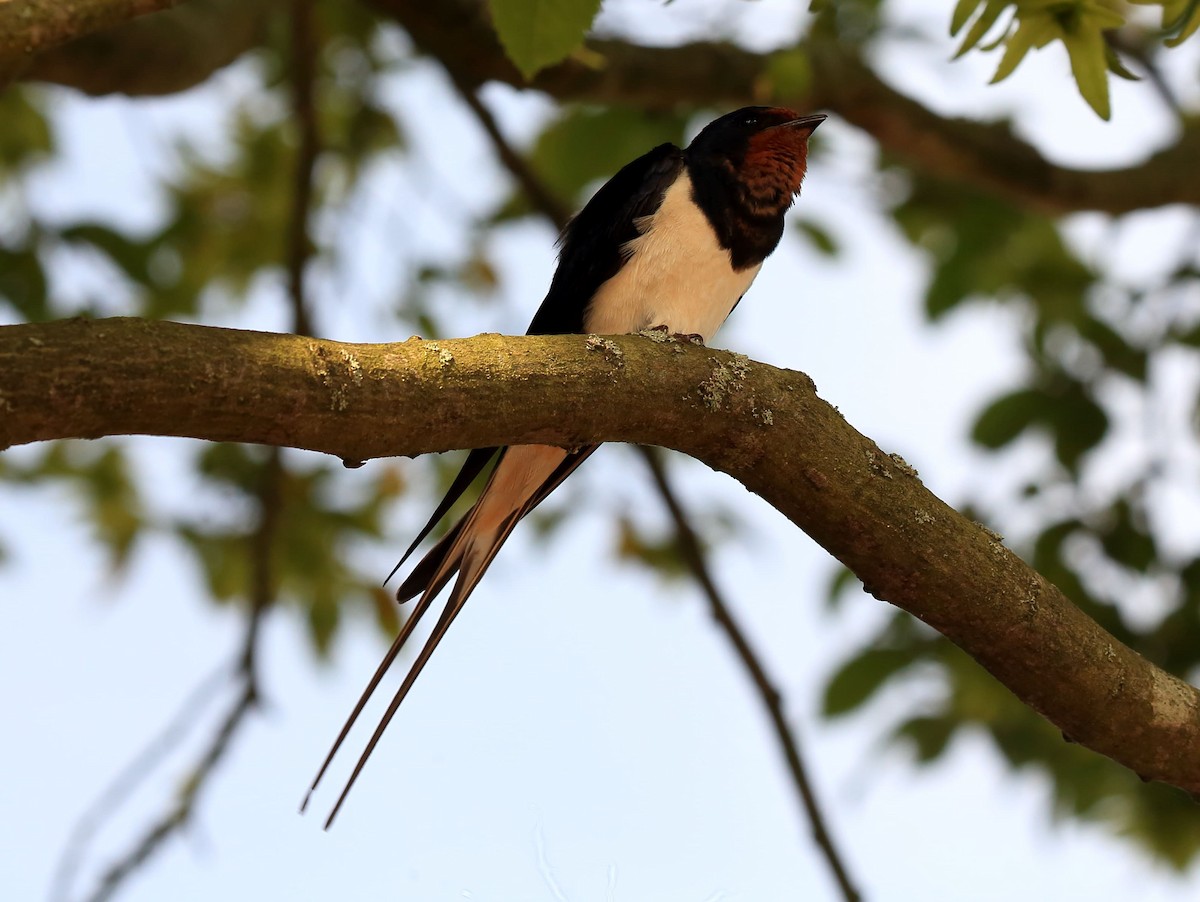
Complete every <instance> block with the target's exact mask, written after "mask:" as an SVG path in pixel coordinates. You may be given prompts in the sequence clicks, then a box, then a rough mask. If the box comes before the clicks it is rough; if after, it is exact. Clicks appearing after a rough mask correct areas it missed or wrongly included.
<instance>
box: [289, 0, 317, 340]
mask: <svg viewBox="0 0 1200 902" xmlns="http://www.w3.org/2000/svg"><path fill="white" fill-rule="evenodd" d="M291 12H292V15H291V27H292V33H291V39H292V40H291V45H292V46H291V79H290V81H291V89H292V117H293V121H294V122H295V126H296V131H297V135H296V140H297V146H296V166H295V171H294V173H293V180H292V217H291V220H290V222H289V223H288V235H287V273H288V298H289V300H290V301H291V305H292V331H293V332H295V333H296V334H297V335H312V334H314V333H313V328H312V322H311V319H310V317H309V314H308V302H307V299H306V297H305V294H304V271H305V269H306V268H307V266H308V261H309V258H311V257H312V242H311V241H310V240H309V237H308V217H309V214H310V212H311V210H312V200H313V168H314V167H315V166H316V162H317V154H318V153H319V152H320V141H319V140H318V135H317V113H316V105H315V103H314V100H313V93H314V85H315V82H316V66H317V47H316V39H315V37H314V35H313V14H312V0H292V2H291Z"/></svg>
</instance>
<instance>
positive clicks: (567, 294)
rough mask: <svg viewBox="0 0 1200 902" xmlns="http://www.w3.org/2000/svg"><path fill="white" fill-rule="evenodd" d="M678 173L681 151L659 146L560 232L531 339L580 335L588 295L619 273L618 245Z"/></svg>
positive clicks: (631, 235)
mask: <svg viewBox="0 0 1200 902" xmlns="http://www.w3.org/2000/svg"><path fill="white" fill-rule="evenodd" d="M682 168H683V151H682V150H680V149H679V148H678V147H676V146H675V145H674V144H660V145H659V146H658V147H656V148H654V150H652V151H650V152H649V153H647V154H643V155H642V156H640V157H638V158H637V159H636V160H634V161H633V162H632V163H630V164H628V165H627V166H625V167H623V168H622V169H621V170H620V171H619V172H618V173H617V174H616V175H614V176H613V177H612V178H611V179H609V180H608V181H607V182H605V183H604V187H602V188H601V189H600V190H599V191H597V192H596V194H595V195H594V196H593V197H592V199H591V200H590V201H588V202H587V205H586V206H584V208H583V209H582V210H580V211H579V213H578V214H576V216H575V218H574V219H572V220H571V222H570V223H569V224H568V225H567V227H566V228H565V229H564V230H563V234H562V238H560V239H559V244H560V245H561V246H562V251H561V252H560V253H559V255H558V269H557V270H556V271H555V273H554V279H553V280H552V281H551V282H550V291H549V293H548V294H547V295H546V299H545V300H544V301H542V306H541V307H540V308H539V309H538V312H537V314H536V315H535V316H534V317H533V322H532V323H530V325H529V334H530V335H564V334H569V333H572V332H582V331H583V314H584V311H585V310H586V309H587V305H588V303H589V302H590V301H591V299H592V296H593V295H594V294H595V293H596V291H597V290H598V289H599V288H600V286H601V285H603V284H604V283H605V282H607V281H608V280H609V279H611V278H612V277H613V276H615V275H616V274H617V270H619V269H620V268H621V264H622V263H623V262H624V260H623V257H622V255H621V247H622V245H624V244H625V243H626V242H627V241H632V240H633V239H634V238H636V237H637V235H638V232H637V226H636V225H635V222H636V221H637V219H638V218H640V217H642V216H649V215H650V214H651V213H653V212H654V211H655V210H657V209H658V206H659V204H661V203H662V198H663V194H664V193H665V192H666V190H667V188H669V187H670V185H671V183H672V182H673V181H675V179H676V178H677V177H678V176H679V172H680V170H681V169H682Z"/></svg>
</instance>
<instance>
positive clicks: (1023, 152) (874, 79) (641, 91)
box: [0, 0, 1200, 215]
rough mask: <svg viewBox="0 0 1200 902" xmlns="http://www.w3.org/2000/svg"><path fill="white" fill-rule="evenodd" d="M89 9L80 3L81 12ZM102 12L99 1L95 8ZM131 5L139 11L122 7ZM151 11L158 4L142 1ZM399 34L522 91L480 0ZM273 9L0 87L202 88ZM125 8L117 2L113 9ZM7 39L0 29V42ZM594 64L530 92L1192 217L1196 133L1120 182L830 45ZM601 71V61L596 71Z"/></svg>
mask: <svg viewBox="0 0 1200 902" xmlns="http://www.w3.org/2000/svg"><path fill="white" fill-rule="evenodd" d="M79 2H86V0H79ZM92 2H95V3H105V2H106V0H92ZM128 2H130V3H133V2H135V0H128ZM147 2H155V0H147ZM366 2H367V5H369V6H371V7H372V8H374V9H375V10H377V11H378V12H379V13H380V14H381V15H383V16H385V17H387V18H389V19H392V20H394V21H396V22H398V23H399V24H400V25H401V26H403V27H404V29H405V30H406V31H407V32H408V34H409V36H410V37H411V38H412V39H413V41H414V42H415V43H416V44H417V46H418V47H420V48H421V50H423V51H424V52H426V53H429V54H430V55H432V56H434V57H436V58H437V59H438V60H439V61H441V62H442V63H443V64H444V65H445V66H446V67H447V68H448V69H449V70H451V71H452V72H454V73H455V77H457V78H460V79H462V80H463V81H464V83H466V84H468V85H471V86H478V85H481V84H483V83H484V82H486V81H492V80H495V81H501V82H504V83H506V84H510V85H514V86H517V87H525V86H526V82H525V80H524V79H523V78H522V77H521V75H520V73H518V72H517V70H516V68H515V67H514V66H513V65H512V63H511V62H509V60H508V58H507V57H506V56H505V54H504V51H503V49H502V48H501V47H500V44H499V42H498V40H497V39H496V36H495V33H494V31H493V30H492V28H491V24H490V22H489V20H488V18H487V14H486V8H485V4H484V3H483V2H481V0H438V2H436V3H434V2H429V0H366ZM280 3H281V0H189V2H188V3H186V4H183V5H181V6H179V7H177V8H175V9H169V10H166V11H164V12H159V13H155V14H154V15H149V16H144V17H142V18H138V19H134V20H133V21H130V22H126V23H125V24H123V25H120V26H119V27H116V28H112V29H110V30H108V31H104V32H101V33H98V34H90V35H88V36H86V37H84V38H81V39H80V40H77V41H73V42H71V43H68V44H65V45H63V46H61V47H55V48H53V49H51V50H49V51H47V52H45V53H40V54H37V55H35V56H34V57H33V58H32V60H30V59H29V57H28V54H26V53H25V52H24V51H21V53H20V55H19V56H17V57H15V58H14V57H12V56H6V55H5V54H4V53H2V52H0V84H2V83H3V82H4V80H5V79H6V78H10V77H13V75H14V74H19V77H21V78H23V79H26V80H35V81H46V82H52V83H55V84H63V85H70V86H72V87H75V88H78V89H79V90H81V91H85V92H87V93H89V94H94V95H99V94H111V93H126V94H170V93H174V92H176V91H180V90H183V89H184V88H186V87H190V86H192V85H195V84H198V83H200V82H201V81H203V80H204V79H205V78H207V77H208V76H209V75H211V74H212V73H213V72H215V71H216V70H217V69H219V68H221V67H222V66H225V65H228V64H229V63H231V62H232V61H233V60H235V59H237V58H238V57H239V56H240V55H241V54H242V53H244V52H246V51H247V50H249V49H252V48H253V47H255V46H257V45H258V44H259V43H260V42H261V40H262V34H263V23H264V21H265V19H266V18H267V14H268V12H269V11H270V10H271V9H273V8H274V7H275V6H277V5H279V4H280ZM56 5H57V3H56V2H55V0H10V2H9V3H0V15H3V14H5V13H8V14H10V15H11V14H13V13H15V12H16V11H17V10H18V9H21V8H24V9H27V10H32V9H34V8H35V6H36V8H37V9H38V10H40V13H39V15H38V17H37V21H38V23H39V24H41V21H42V20H44V19H46V17H48V16H52V11H50V12H47V10H48V9H49V8H51V7H54V6H56ZM120 5H121V4H120V3H118V2H115V0H114V2H113V8H114V9H115V8H118V7H119V6H120ZM3 34H4V28H3V26H0V36H2V35H3ZM588 47H589V51H590V54H591V58H590V59H589V60H587V61H583V60H582V59H579V58H572V59H569V60H567V61H566V62H563V63H560V64H558V65H556V66H552V67H550V68H548V69H546V70H544V71H542V72H541V73H539V74H538V75H537V77H536V78H535V79H534V80H533V87H535V88H537V89H538V90H541V91H544V92H546V93H547V94H549V95H551V96H553V97H555V98H557V99H559V100H573V101H591V102H600V103H615V104H629V105H636V106H641V107H643V108H646V109H671V108H679V107H687V108H707V109H713V108H732V107H734V106H738V105H741V104H742V103H744V102H745V100H746V99H747V98H754V99H755V100H758V101H761V102H767V103H782V104H786V105H789V106H794V107H799V108H802V109H824V110H828V111H829V112H832V113H836V114H837V115H838V116H839V117H841V118H842V119H844V120H846V121H847V122H849V123H851V124H853V125H855V126H857V127H859V128H861V129H863V130H864V131H866V132H868V133H869V134H870V135H871V136H872V137H873V138H874V139H875V140H876V141H878V142H879V144H880V147H881V148H882V149H883V150H884V151H885V152H887V153H889V154H893V155H895V156H896V157H897V158H898V159H900V160H902V161H903V162H904V163H905V165H907V166H909V167H911V168H913V169H914V170H916V171H919V172H924V173H928V174H931V175H936V176H940V177H942V178H946V179H950V180H954V181H957V182H961V183H963V184H966V185H970V186H973V187H976V188H981V189H984V190H987V191H990V192H992V193H994V194H996V195H997V196H999V197H1001V198H1004V199H1005V200H1008V201H1010V202H1012V203H1016V204H1020V205H1023V206H1026V207H1028V208H1030V209H1035V210H1039V211H1042V212H1045V213H1048V214H1052V215H1057V214H1062V213H1069V212H1074V211H1078V210H1098V211H1101V212H1106V213H1127V212H1130V211H1133V210H1137V209H1141V208H1146V207H1157V206H1163V205H1166V204H1172V203H1188V204H1200V179H1196V178H1194V177H1193V175H1194V162H1195V160H1196V159H1197V158H1198V157H1200V124H1197V123H1193V122H1185V123H1184V125H1183V127H1182V130H1181V132H1180V134H1179V137H1178V138H1177V140H1176V141H1175V143H1174V144H1172V145H1170V146H1167V147H1165V148H1164V149H1163V150H1161V151H1159V152H1158V153H1156V154H1154V155H1153V156H1151V157H1150V158H1148V159H1147V160H1145V161H1144V162H1142V163H1138V164H1136V165H1133V166H1129V167H1126V168H1123V169H1110V170H1083V169H1072V168H1070V167H1066V166H1059V165H1057V164H1055V163H1053V162H1051V161H1049V160H1047V159H1046V158H1045V157H1044V156H1043V155H1042V153H1041V152H1040V151H1039V150H1038V149H1037V148H1036V147H1034V146H1033V145H1032V144H1030V143H1028V142H1026V141H1023V140H1021V139H1020V138H1019V137H1017V136H1016V135H1014V134H1013V132H1012V130H1011V129H1010V128H1009V127H1008V125H1007V124H1006V123H990V124H989V123H980V122H976V121H973V120H971V119H967V118H954V117H947V116H940V115H938V114H936V113H934V112H933V111H931V110H929V109H928V108H926V107H925V106H924V105H922V104H921V103H918V102H917V101H915V100H913V99H912V98H911V97H908V96H907V95H905V94H902V93H900V92H899V91H896V90H895V89H893V88H892V87H891V86H889V85H888V84H887V83H886V82H884V81H883V80H882V79H881V78H880V77H879V76H878V75H877V74H876V73H875V72H874V71H873V70H872V69H871V67H870V66H869V65H867V63H866V62H864V61H863V60H862V59H861V58H859V57H858V56H856V55H855V54H854V53H853V51H852V50H850V49H848V48H847V47H845V46H843V45H841V44H840V43H839V42H837V41H836V40H834V39H832V38H830V37H828V36H822V35H814V36H810V37H808V38H805V39H804V40H803V41H801V42H800V44H799V45H798V46H797V47H794V48H788V49H784V50H780V51H776V52H774V53H754V52H752V51H748V50H745V49H743V48H740V47H738V46H736V45H734V44H730V43H718V42H704V41H698V42H694V43H691V44H686V45H684V46H681V47H646V46H639V45H637V44H633V43H628V42H625V41H613V40H608V41H604V40H595V41H590V42H589V43H588ZM792 53H798V54H801V55H802V56H803V57H804V64H806V65H807V66H808V68H809V70H810V71H811V78H809V79H807V81H806V83H805V84H799V83H797V84H791V85H781V84H777V83H776V82H775V80H774V77H773V73H774V72H775V71H776V70H777V68H783V69H790V70H791V71H795V69H796V66H795V65H788V64H787V62H786V61H785V64H784V65H783V66H781V67H777V66H776V62H777V61H778V60H780V59H781V58H782V57H785V56H786V55H787V54H792ZM597 58H599V59H600V60H601V62H600V63H599V64H597V63H596V62H595V61H596V59H597Z"/></svg>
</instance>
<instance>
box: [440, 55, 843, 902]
mask: <svg viewBox="0 0 1200 902" xmlns="http://www.w3.org/2000/svg"><path fill="white" fill-rule="evenodd" d="M450 77H451V79H453V80H454V85H455V87H456V88H457V89H458V93H459V94H460V95H461V96H462V99H463V101H464V102H465V103H466V105H467V106H468V107H469V108H470V109H471V112H473V113H474V114H475V118H476V119H478V120H479V124H480V125H481V126H482V127H483V130H484V131H485V132H486V133H487V135H488V137H489V138H490V139H491V142H492V146H493V147H494V149H495V151H496V156H498V157H499V158H500V161H501V162H502V163H503V164H504V166H505V168H506V169H508V171H509V174H510V175H512V177H513V178H514V179H515V180H516V181H517V184H519V185H520V186H521V190H522V191H523V192H524V193H525V195H526V197H528V198H529V201H530V203H532V204H533V206H534V208H535V209H537V210H538V211H540V212H541V213H542V215H544V216H545V217H546V218H548V219H549V220H550V221H551V222H553V223H554V225H555V226H557V227H558V230H559V231H562V230H563V229H564V228H566V225H567V221H568V219H569V218H570V213H569V211H568V209H567V207H566V205H565V204H563V203H562V202H561V201H560V200H559V199H558V198H557V197H556V196H555V195H554V192H553V191H551V190H550V188H549V187H548V186H547V185H546V183H545V182H543V181H542V179H540V178H539V177H538V175H537V173H536V172H534V171H533V169H532V167H530V165H529V163H528V162H527V161H526V159H525V158H524V157H523V156H522V155H521V154H520V153H519V152H518V151H517V150H516V149H515V148H514V147H513V146H512V145H511V144H509V142H508V139H507V138H505V137H504V133H503V132H502V131H500V127H499V125H497V123H496V120H495V117H493V116H492V114H491V111H490V110H489V109H488V108H487V107H486V106H484V104H483V102H482V101H481V100H480V99H479V96H478V95H477V94H476V93H475V91H474V90H472V89H471V87H470V86H468V85H467V84H465V83H464V82H462V81H461V80H459V79H457V78H455V76H454V73H452V72H451V73H450ZM638 451H639V452H641V455H642V459H643V460H644V461H645V462H646V466H647V467H648V468H649V470H650V475H651V477H652V479H653V482H654V487H655V488H656V489H657V490H658V494H659V497H661V498H662V501H663V503H664V504H665V505H666V508H667V511H668V512H669V513H670V515H671V520H672V522H673V523H674V525H675V536H676V542H677V544H678V547H679V551H680V554H681V556H682V558H683V562H684V564H685V565H686V566H687V568H688V570H690V571H691V573H692V577H693V578H694V579H695V580H696V583H697V584H698V585H699V586H700V589H701V591H702V592H703V593H704V596H705V597H706V598H707V599H708V604H709V609H710V610H711V611H712V615H713V619H714V620H715V621H716V622H717V625H718V626H719V627H720V628H721V631H722V632H723V633H724V634H725V638H727V639H728V640H729V642H730V644H731V645H732V646H733V648H734V651H735V652H736V654H737V657H738V660H740V661H741V662H742V665H743V666H744V667H745V669H746V672H747V674H748V675H749V677H750V680H751V682H752V683H753V684H754V687H755V689H757V690H758V694H759V697H760V699H761V700H762V703H763V707H765V708H766V710H767V715H768V716H769V717H770V719H771V724H772V726H773V727H774V729H775V737H776V739H777V740H778V741H779V745H780V747H781V748H782V749H783V756H784V758H785V759H786V761H787V765H788V772H789V773H790V774H791V776H792V782H793V783H794V784H795V786H796V791H797V793H798V795H799V796H800V801H801V804H802V805H803V806H804V810H805V812H807V814H808V818H809V822H810V823H811V825H812V833H813V840H814V841H815V842H816V844H817V847H818V848H819V849H820V851H821V853H822V855H823V856H824V857H825V860H826V862H827V863H828V864H829V869H830V870H831V871H832V872H833V876H834V879H835V880H836V881H837V884H838V888H839V889H840V890H841V892H842V896H843V898H844V899H845V900H846V902H858V900H859V899H860V898H861V897H860V896H859V894H858V890H856V889H855V887H854V883H853V881H851V879H850V876H849V874H848V872H847V870H846V866H845V864H844V863H843V861H842V857H841V855H839V854H838V850H837V847H836V846H835V845H834V842H833V838H832V837H831V836H830V834H829V830H828V828H827V827H826V825H825V817H824V815H823V814H822V813H821V808H820V805H819V803H818V802H817V797H816V793H815V792H814V791H813V788H812V784H811V783H810V782H809V779H808V772H807V769H806V768H805V766H804V761H803V759H802V758H801V755H800V741H799V739H798V736H797V731H796V730H795V728H794V727H793V726H791V725H790V724H789V723H788V721H787V718H786V716H785V715H784V711H783V703H782V700H781V698H780V694H779V691H778V690H777V689H776V688H775V686H774V684H773V683H772V682H771V678H770V677H769V676H768V675H767V672H766V668H765V667H764V666H763V663H762V661H761V660H760V659H759V656H758V653H757V652H756V651H755V650H754V648H753V647H752V646H751V645H750V642H749V640H748V639H747V638H746V634H745V632H744V631H743V630H742V628H741V626H740V625H739V624H738V622H737V620H736V619H735V618H734V616H733V611H732V608H731V607H730V606H729V603H728V602H727V601H726V600H725V598H724V596H723V595H722V593H721V591H720V590H719V589H718V588H717V585H716V582H715V581H714V580H713V578H712V574H711V572H710V570H709V567H708V561H707V559H706V556H705V551H704V548H703V546H702V545H701V544H700V541H699V539H698V538H697V537H696V532H695V530H694V529H692V525H691V522H690V521H689V519H688V517H687V514H686V513H685V512H684V509H683V505H682V504H681V503H680V501H679V498H678V496H677V495H676V492H675V489H674V487H673V486H672V485H671V483H670V480H669V479H668V477H667V471H666V467H665V466H664V465H663V462H662V459H661V456H660V454H659V453H658V451H657V450H656V449H654V448H649V447H645V446H640V445H639V446H638Z"/></svg>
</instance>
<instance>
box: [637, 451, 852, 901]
mask: <svg viewBox="0 0 1200 902" xmlns="http://www.w3.org/2000/svg"><path fill="white" fill-rule="evenodd" d="M638 451H640V452H641V454H642V457H643V458H644V459H645V461H646V464H647V466H648V467H649V468H650V475H651V477H652V478H653V479H654V485H655V487H656V488H657V489H658V494H659V495H660V496H661V497H662V499H663V502H664V503H665V504H666V506H667V511H668V512H669V513H670V514H671V520H672V521H673V522H674V524H675V535H676V538H677V540H678V543H679V552H680V554H681V555H682V556H683V560H684V563H686V564H687V567H688V569H689V570H691V571H692V576H693V577H695V580H696V582H697V583H698V584H699V585H700V589H701V590H702V591H703V592H704V596H705V597H706V598H707V599H708V606H709V610H710V611H711V613H712V616H713V619H714V620H715V621H716V622H717V625H718V626H720V627H721V630H722V632H724V633H725V637H726V638H727V639H728V640H729V643H730V644H731V645H732V646H733V650H734V651H735V652H736V653H737V656H738V660H739V661H741V662H742V666H743V667H744V668H745V669H746V673H747V674H748V675H749V677H750V679H751V681H752V682H753V683H754V688H755V689H757V690H758V697H759V699H760V700H761V701H762V703H763V707H764V708H766V710H767V716H768V717H769V718H770V719H771V726H772V727H773V728H774V730H775V738H776V739H777V740H778V741H779V745H780V747H781V748H782V749H783V756H784V758H785V759H786V760H787V766H788V772H789V773H790V774H791V775H792V782H793V783H795V784H796V790H797V792H799V794H800V800H801V802H802V803H803V805H804V811H805V813H807V815H808V820H809V824H810V826H811V827H812V835H813V842H815V843H816V844H817V847H818V848H819V849H820V850H821V854H822V855H823V856H824V857H825V861H826V862H827V863H828V865H829V869H830V870H831V871H832V872H833V877H834V879H835V880H836V881H837V885H838V888H839V889H840V890H841V892H842V898H844V899H845V900H846V902H858V900H860V899H861V898H862V896H860V895H859V892H858V890H857V889H856V888H855V886H854V882H853V881H852V880H851V879H850V874H849V872H848V871H847V869H846V864H845V862H844V861H843V860H842V856H841V854H840V853H839V852H838V849H837V845H836V844H835V843H834V841H833V837H832V836H831V835H830V833H829V828H828V826H827V825H826V823H825V816H824V814H823V813H822V812H821V805H820V803H819V802H818V801H817V796H816V792H815V791H814V789H813V786H812V782H811V781H810V780H809V779H808V769H807V767H806V766H805V764H804V759H803V758H802V757H801V755H800V740H799V738H798V732H797V730H796V728H795V727H794V726H792V725H791V724H789V723H788V720H787V715H786V714H785V713H784V709H783V699H782V697H781V695H780V693H779V690H778V689H776V688H775V684H774V683H773V682H772V681H771V677H770V676H769V675H768V674H767V672H766V669H765V668H764V667H763V664H762V661H761V660H759V657H758V653H757V652H756V651H755V650H754V648H753V647H752V646H751V645H750V640H749V639H747V638H746V634H745V632H743V631H742V628H741V626H740V625H739V624H738V622H737V621H736V620H735V619H734V617H733V614H732V611H731V610H730V608H729V605H728V604H727V603H726V602H725V600H724V598H723V597H722V595H721V591H720V590H719V589H718V588H717V586H716V583H715V582H714V581H713V578H712V574H711V573H710V571H709V568H708V561H707V560H706V558H705V556H704V549H703V548H702V547H701V545H700V540H699V539H698V538H697V537H696V533H695V531H694V530H693V529H692V524H691V521H690V520H689V518H688V516H687V513H686V512H685V511H684V509H683V507H682V506H681V505H680V503H679V499H678V498H677V497H676V495H675V490H674V489H673V488H672V487H671V484H670V483H669V482H668V481H667V472H666V469H665V468H664V467H663V463H662V459H661V457H660V454H659V452H658V449H656V448H649V447H646V446H644V445H639V446H638Z"/></svg>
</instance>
